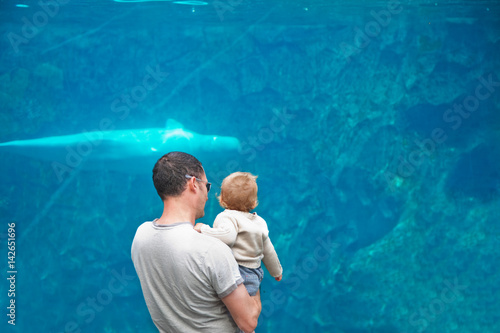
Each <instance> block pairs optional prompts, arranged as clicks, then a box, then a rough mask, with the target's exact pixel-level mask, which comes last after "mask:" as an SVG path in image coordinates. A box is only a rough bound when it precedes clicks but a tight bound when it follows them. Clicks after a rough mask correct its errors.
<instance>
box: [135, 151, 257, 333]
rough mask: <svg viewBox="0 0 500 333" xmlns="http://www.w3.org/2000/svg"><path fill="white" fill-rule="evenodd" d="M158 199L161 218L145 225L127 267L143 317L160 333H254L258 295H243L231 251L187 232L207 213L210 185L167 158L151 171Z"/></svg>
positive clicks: (189, 165) (192, 163) (172, 156)
mask: <svg viewBox="0 0 500 333" xmlns="http://www.w3.org/2000/svg"><path fill="white" fill-rule="evenodd" d="M153 183H154V186H155V188H156V191H157V192H158V195H159V196H160V197H161V199H162V200H163V214H162V215H161V217H160V218H159V219H155V220H154V221H152V222H145V223H143V224H142V225H141V226H140V227H139V228H138V229H137V232H136V234H135V237H134V241H133V243H132V261H133V262H134V266H135V269H136V271H137V275H138V276H139V279H140V281H141V288H142V291H143V293H144V298H145V300H146V305H147V306H148V309H149V313H150V314H151V317H152V319H153V322H154V323H155V325H156V327H157V328H158V329H159V331H160V332H162V333H163V332H166V333H167V332H168V333H170V332H179V333H190V332H193V333H195V332H196V333H198V332H211V333H212V332H217V333H219V332H220V333H225V332H228V333H229V332H231V333H233V332H236V331H237V326H238V327H239V328H240V329H241V330H243V331H244V332H252V331H253V330H254V329H255V327H256V326H257V320H258V317H259V314H260V311H261V308H262V307H261V303H260V294H259V293H257V295H256V296H253V297H251V296H249V294H248V292H247V290H246V289H245V287H244V285H243V283H242V282H243V279H242V278H241V276H240V273H239V270H238V265H237V263H236V261H235V259H234V257H233V255H232V253H231V249H230V248H229V247H228V246H227V245H225V244H224V243H222V242H221V241H219V240H218V239H215V238H212V237H209V236H206V235H203V234H200V233H198V232H197V231H195V230H194V229H193V227H194V225H195V220H196V219H198V218H201V217H203V216H204V215H205V212H204V208H205V203H206V202H207V200H208V191H209V190H210V183H209V182H208V181H207V178H206V175H205V171H204V170H203V167H202V165H201V163H200V162H199V161H198V160H197V159H196V158H195V157H193V156H191V155H189V154H186V153H182V152H171V153H168V154H166V155H164V156H163V157H161V158H160V159H159V160H158V162H156V164H155V166H154V168H153Z"/></svg>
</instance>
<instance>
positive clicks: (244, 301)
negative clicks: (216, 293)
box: [222, 283, 262, 333]
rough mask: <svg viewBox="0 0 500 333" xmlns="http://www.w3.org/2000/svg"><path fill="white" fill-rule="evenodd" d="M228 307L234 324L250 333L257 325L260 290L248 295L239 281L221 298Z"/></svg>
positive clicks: (259, 308)
mask: <svg viewBox="0 0 500 333" xmlns="http://www.w3.org/2000/svg"><path fill="white" fill-rule="evenodd" d="M222 301H223V302H224V304H226V307H227V308H228V310H229V312H230V313H231V316H232V317H233V320H234V321H235V322H236V325H238V327H239V328H240V329H241V330H242V331H244V332H245V333H252V332H253V331H254V330H255V328H256V327H257V322H258V320H259V315H260V311H261V310H262V304H261V303H260V291H257V295H255V296H250V295H249V294H248V291H247V289H246V288H245V286H244V285H243V283H241V284H240V285H239V286H238V288H236V290H234V291H233V292H232V293H230V294H229V295H227V296H226V297H224V298H223V299H222Z"/></svg>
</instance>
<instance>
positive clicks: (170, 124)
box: [165, 118, 184, 130]
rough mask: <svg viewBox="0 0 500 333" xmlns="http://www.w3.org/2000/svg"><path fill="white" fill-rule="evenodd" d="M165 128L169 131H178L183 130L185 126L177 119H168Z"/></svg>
mask: <svg viewBox="0 0 500 333" xmlns="http://www.w3.org/2000/svg"><path fill="white" fill-rule="evenodd" d="M165 128H166V129H167V130H176V129H183V128H184V126H183V125H182V124H181V123H180V122H178V121H177V120H175V119H170V118H169V119H167V123H166V124H165Z"/></svg>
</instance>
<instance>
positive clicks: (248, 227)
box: [201, 209, 283, 277]
mask: <svg viewBox="0 0 500 333" xmlns="http://www.w3.org/2000/svg"><path fill="white" fill-rule="evenodd" d="M201 233H202V234H205V235H209V236H212V237H215V238H218V239H220V240H221V241H223V242H224V243H226V244H227V245H228V246H229V247H230V248H231V249H232V251H233V255H234V258H235V259H236V262H238V264H239V265H241V266H244V267H248V268H259V267H260V265H261V261H262V262H264V265H265V266H266V268H267V270H268V271H269V274H271V275H272V276H273V277H278V276H280V275H281V274H282V273H283V269H282V267H281V264H280V261H279V259H278V255H277V254H276V251H275V250H274V246H273V243H271V239H270V238H269V230H268V229H267V224H266V221H264V219H263V218H261V217H260V216H258V215H257V213H248V212H241V211H237V210H230V209H226V210H225V211H223V212H222V213H220V214H219V215H217V217H216V218H215V221H214V227H213V228H210V226H208V225H203V226H202V227H201Z"/></svg>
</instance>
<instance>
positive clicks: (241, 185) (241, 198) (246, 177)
mask: <svg viewBox="0 0 500 333" xmlns="http://www.w3.org/2000/svg"><path fill="white" fill-rule="evenodd" d="M256 179H257V176H254V175H252V174H251V173H249V172H234V173H232V174H230V175H229V176H227V177H226V178H224V180H223V181H222V185H221V193H220V196H219V203H220V205H221V206H222V207H224V208H226V209H231V210H239V211H243V212H249V211H251V210H252V209H254V208H255V207H257V204H258V202H257V182H256V181H255V180H256Z"/></svg>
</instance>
